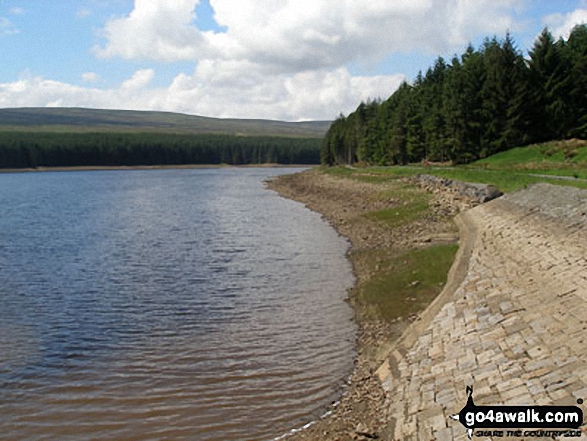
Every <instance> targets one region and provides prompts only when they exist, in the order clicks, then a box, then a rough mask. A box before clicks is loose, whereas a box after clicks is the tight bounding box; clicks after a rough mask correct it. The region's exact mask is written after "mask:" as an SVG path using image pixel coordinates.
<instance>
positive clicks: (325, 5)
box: [0, 0, 525, 120]
mask: <svg viewBox="0 0 587 441" xmlns="http://www.w3.org/2000/svg"><path fill="white" fill-rule="evenodd" d="M524 1H525V0H369V1H365V2H361V1H357V0H210V3H211V6H212V8H213V9H214V14H215V15H214V18H215V20H216V22H217V24H218V25H219V26H221V27H222V28H223V29H226V31H223V32H213V31H201V30H200V29H198V28H197V27H196V25H195V24H194V20H195V19H196V13H197V8H196V7H197V6H198V4H199V2H200V0H173V1H169V0H134V8H133V10H132V11H131V12H130V13H129V14H128V15H127V16H123V17H116V18H112V19H110V20H108V21H107V22H106V24H105V25H104V27H103V29H102V30H101V36H102V37H103V39H104V41H103V44H102V45H100V46H96V47H94V48H93V52H94V54H95V55H96V56H98V57H101V58H123V59H128V60H154V61H164V62H173V61H181V60H183V61H186V60H187V61H193V62H194V63H195V64H196V66H195V69H194V71H193V72H192V73H191V74H185V73H182V74H179V75H177V76H176V77H175V78H174V80H173V81H172V82H171V83H170V84H169V85H168V86H167V87H154V86H153V85H152V82H153V79H154V77H155V71H154V70H153V69H144V70H139V71H137V72H135V74H134V75H133V76H132V78H129V79H127V80H126V81H124V82H122V83H121V84H120V85H118V86H117V87H113V88H109V89H101V88H98V87H95V86H94V87H80V86H75V85H71V84H67V83H62V82H56V81H51V80H49V79H45V78H41V77H33V76H30V75H29V76H26V77H23V78H20V79H19V80H18V81H15V82H12V83H5V84H0V107H2V106H23V105H26V106H45V105H59V106H85V107H98V108H130V109H142V110H168V111H177V112H185V113H191V114H200V115H206V116H216V117H241V118H273V119H285V120H301V119H332V118H334V117H336V115H338V114H339V113H340V112H343V113H348V112H350V111H352V110H354V109H355V108H356V107H357V105H358V103H359V102H360V101H362V100H367V99H368V98H377V97H382V98H386V97H388V96H389V95H390V94H391V93H393V91H394V90H395V89H396V88H397V87H398V86H399V84H400V83H401V81H403V80H404V77H403V75H377V76H356V75H352V74H351V73H350V72H349V70H348V68H347V66H348V65H349V64H350V63H359V64H361V63H363V62H366V63H369V62H375V63H376V62H377V61H379V60H383V59H384V58H385V57H386V56H388V55H389V54H390V53H393V52H409V51H414V50H415V51H419V52H428V53H432V54H437V53H439V52H447V51H452V50H461V49H462V47H463V46H464V45H465V44H466V43H468V42H469V41H471V40H472V39H473V38H474V37H475V36H478V35H487V34H493V33H497V34H500V33H503V32H505V30H506V29H510V30H515V22H514V21H513V19H512V17H511V15H512V14H513V11H514V10H515V8H516V6H517V5H519V4H521V3H523V2H524ZM423 67H425V66H423ZM94 75H95V74H93V73H86V74H84V75H83V76H82V79H83V80H84V81H86V82H93V81H96V80H97V79H98V78H97V76H96V77H95V76H94Z"/></svg>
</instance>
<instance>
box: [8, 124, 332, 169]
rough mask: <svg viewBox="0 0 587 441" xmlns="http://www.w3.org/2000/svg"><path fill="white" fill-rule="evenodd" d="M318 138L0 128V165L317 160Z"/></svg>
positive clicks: (27, 166)
mask: <svg viewBox="0 0 587 441" xmlns="http://www.w3.org/2000/svg"><path fill="white" fill-rule="evenodd" d="M321 141H322V139H321V138H289V137H266V136H259V137H252V136H251V137H244V136H243V137H240V136H230V135H173V134H160V133H107V132H99V133H42V132H12V131H5V132H0V168H34V167H69V166H134V165H185V164H223V163H224V164H231V165H242V164H263V163H277V164H318V163H319V162H320V145H321Z"/></svg>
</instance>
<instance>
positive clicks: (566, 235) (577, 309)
mask: <svg viewBox="0 0 587 441" xmlns="http://www.w3.org/2000/svg"><path fill="white" fill-rule="evenodd" d="M586 211H587V191H585V190H579V189H574V188H568V187H559V186H552V185H549V184H537V185H534V186H532V187H530V188H529V189H526V190H521V191H518V192H515V193H511V194H508V195H506V196H504V197H502V198H500V199H497V200H495V201H492V202H489V203H487V204H484V205H481V206H479V207H476V208H474V209H472V210H470V211H468V212H466V213H464V214H461V220H462V221H463V222H464V223H466V224H468V225H469V226H470V227H471V228H472V229H474V230H476V231H477V234H476V235H472V236H471V239H472V240H473V243H472V251H471V257H470V261H469V266H468V269H467V271H466V274H464V279H463V281H462V283H461V284H460V285H459V286H458V287H457V288H456V289H455V290H454V292H452V293H448V294H447V295H446V296H445V298H444V299H443V301H444V304H443V305H440V307H439V308H438V305H436V306H437V308H438V309H439V311H438V313H436V314H434V315H433V316H432V317H430V318H429V319H428V320H427V321H428V323H424V324H423V325H422V324H419V325H418V326H419V332H418V335H417V338H411V339H406V340H405V343H400V344H399V346H398V347H397V348H396V349H397V350H395V351H394V352H393V354H392V355H391V357H390V366H391V369H389V370H388V371H387V373H388V376H387V378H385V379H384V380H385V381H384V384H386V385H387V397H388V403H387V406H388V407H387V417H386V418H387V419H389V421H390V422H391V424H390V427H391V430H390V434H389V437H390V439H401V440H423V439H426V440H428V439H436V440H453V439H454V440H465V439H467V437H466V434H465V431H464V429H463V427H462V426H461V425H460V424H459V423H457V422H453V421H451V420H449V418H448V417H449V415H451V414H455V413H458V412H459V411H460V409H461V408H462V407H463V406H464V404H465V403H466V400H467V397H466V389H465V388H466V386H467V385H472V386H474V397H475V403H476V404H478V405H498V404H508V405H513V404H520V405H548V404H556V405H576V403H577V399H579V398H581V399H585V398H587V365H586V364H585V363H584V360H585V359H586V358H587V308H585V305H586V302H587V285H586V282H587V259H586V258H587V213H586ZM412 333H413V332H412Z"/></svg>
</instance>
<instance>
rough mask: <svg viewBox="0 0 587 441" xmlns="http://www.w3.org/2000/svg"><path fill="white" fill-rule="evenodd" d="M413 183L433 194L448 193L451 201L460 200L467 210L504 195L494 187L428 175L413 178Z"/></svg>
mask: <svg viewBox="0 0 587 441" xmlns="http://www.w3.org/2000/svg"><path fill="white" fill-rule="evenodd" d="M411 181H412V182H413V183H414V184H416V185H418V186H420V187H422V188H424V189H426V190H428V191H430V192H432V193H448V195H449V196H450V197H451V199H456V200H460V201H461V202H462V203H463V204H464V205H465V206H466V208H470V207H472V206H476V205H479V204H483V203H485V202H489V201H491V200H493V199H496V198H498V197H500V196H501V195H503V193H502V192H501V191H499V190H498V189H497V188H495V187H494V186H493V185H486V184H473V183H470V182H461V181H455V180H453V179H447V178H439V177H436V176H432V175H426V174H420V175H416V176H414V177H413V178H411Z"/></svg>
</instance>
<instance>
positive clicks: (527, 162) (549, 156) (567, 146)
mask: <svg viewBox="0 0 587 441" xmlns="http://www.w3.org/2000/svg"><path fill="white" fill-rule="evenodd" d="M473 165H478V166H486V167H491V168H498V167H506V168H510V167H520V168H523V167H521V166H526V168H527V166H532V167H536V168H550V167H556V168H565V166H566V167H573V166H575V165H587V146H583V145H582V143H581V142H579V141H553V142H547V143H544V144H534V145H529V146H526V147H518V148H515V149H511V150H507V151H505V152H501V153H497V154H495V155H493V156H490V157H489V158H485V159H481V160H479V161H476V162H475V163H473Z"/></svg>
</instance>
